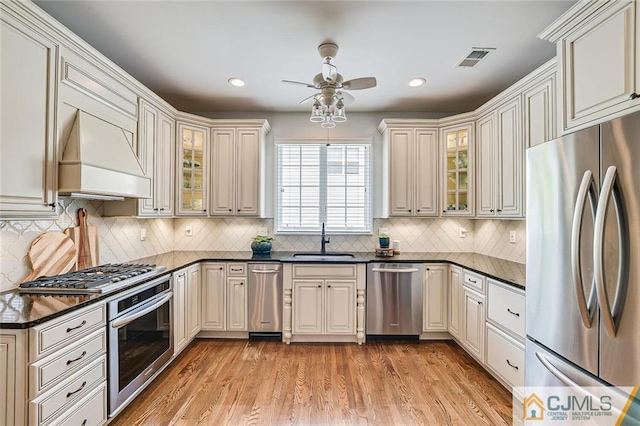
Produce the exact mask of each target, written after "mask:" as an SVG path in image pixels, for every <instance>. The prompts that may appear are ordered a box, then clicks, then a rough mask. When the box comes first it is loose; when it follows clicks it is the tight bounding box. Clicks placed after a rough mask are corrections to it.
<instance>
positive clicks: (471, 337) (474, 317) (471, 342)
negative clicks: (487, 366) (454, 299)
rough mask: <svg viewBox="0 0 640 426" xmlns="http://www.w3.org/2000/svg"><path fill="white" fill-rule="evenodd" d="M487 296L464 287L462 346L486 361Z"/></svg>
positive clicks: (481, 360)
mask: <svg viewBox="0 0 640 426" xmlns="http://www.w3.org/2000/svg"><path fill="white" fill-rule="evenodd" d="M484 299H485V297H484V296H483V295H481V294H480V293H477V292H475V291H473V290H471V289H470V288H468V287H466V286H465V287H463V289H462V333H461V335H462V336H461V341H462V346H463V347H464V348H465V349H466V350H467V352H469V354H471V355H473V356H474V357H476V358H477V359H478V361H480V363H483V362H484V351H485V343H484V333H485V308H484Z"/></svg>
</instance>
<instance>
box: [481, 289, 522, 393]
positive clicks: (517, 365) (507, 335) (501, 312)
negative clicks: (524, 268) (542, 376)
mask: <svg viewBox="0 0 640 426" xmlns="http://www.w3.org/2000/svg"><path fill="white" fill-rule="evenodd" d="M524 326H525V293H524V291H523V290H520V289H517V288H515V287H513V286H509V285H506V284H503V283H501V282H499V281H496V280H492V279H487V328H486V332H487V334H486V342H487V349H486V350H487V356H486V365H487V368H488V369H489V371H490V372H491V373H492V374H493V375H494V376H496V377H497V378H498V380H499V381H501V382H502V383H503V384H504V385H505V387H506V388H507V389H509V390H510V391H511V392H516V389H514V388H517V387H519V386H524V374H525V371H524V370H525V352H524V341H525V327H524ZM516 394H517V392H516ZM517 395H518V396H519V397H520V398H522V397H523V395H519V394H517Z"/></svg>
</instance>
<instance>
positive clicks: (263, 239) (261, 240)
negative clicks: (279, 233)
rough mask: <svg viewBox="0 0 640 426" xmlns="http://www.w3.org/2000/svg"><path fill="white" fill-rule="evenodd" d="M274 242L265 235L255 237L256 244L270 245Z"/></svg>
mask: <svg viewBox="0 0 640 426" xmlns="http://www.w3.org/2000/svg"><path fill="white" fill-rule="evenodd" d="M271 241H273V237H265V236H264V235H256V236H255V237H253V242H254V243H270V242H271Z"/></svg>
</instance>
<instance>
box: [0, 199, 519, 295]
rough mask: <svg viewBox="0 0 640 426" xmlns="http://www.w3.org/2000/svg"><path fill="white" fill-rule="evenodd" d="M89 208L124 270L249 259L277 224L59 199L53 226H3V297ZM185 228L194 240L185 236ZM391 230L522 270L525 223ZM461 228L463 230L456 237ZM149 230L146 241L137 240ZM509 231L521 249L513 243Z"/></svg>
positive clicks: (418, 224) (283, 246)
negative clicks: (148, 263) (41, 242)
mask: <svg viewBox="0 0 640 426" xmlns="http://www.w3.org/2000/svg"><path fill="white" fill-rule="evenodd" d="M80 207H85V208H87V210H88V212H89V225H92V226H96V227H97V228H98V230H99V233H100V255H101V262H102V263H114V262H126V261H130V260H134V259H138V258H141V257H146V256H151V255H155V254H159V253H164V252H167V251H171V250H187V251H189V250H223V251H248V250H250V245H251V238H252V237H253V236H255V235H256V234H257V233H258V230H259V228H264V227H266V228H268V229H269V234H272V233H273V219H249V218H223V219H198V218H180V219H135V218H103V217H102V216H101V214H102V202H95V201H91V202H88V201H79V200H72V199H69V198H61V199H60V206H59V207H58V208H59V210H60V211H59V213H60V214H59V216H58V218H57V219H56V220H34V221H29V220H24V221H0V291H2V290H6V289H9V288H12V287H14V286H16V285H18V284H19V283H20V282H22V280H23V279H24V278H25V277H26V276H27V275H28V274H29V272H30V264H29V260H28V258H27V251H28V250H29V247H30V245H31V243H32V242H33V240H35V238H36V237H37V236H39V235H40V234H42V233H43V232H49V231H54V232H61V231H63V230H64V229H66V228H68V227H72V226H76V225H77V223H76V221H75V217H76V210H77V209H78V208H80ZM187 226H191V227H192V231H193V235H192V236H187V233H186V228H187ZM378 228H387V230H388V233H389V235H390V236H391V239H392V240H399V241H400V247H401V250H402V251H404V252H434V251H440V252H458V251H460V252H477V253H482V254H486V255H489V256H494V257H499V258H502V259H507V260H512V261H515V262H520V263H524V262H525V247H526V245H525V221H524V220H469V219H405V218H397V219H375V220H374V223H373V229H374V234H377V232H378ZM460 228H464V229H465V230H466V236H465V237H464V238H460V237H459V230H460ZM141 229H146V232H147V237H146V240H145V241H141V239H140V231H141ZM509 231H515V232H516V243H515V244H511V243H509ZM319 239H320V238H319V236H318V235H278V236H276V239H275V240H274V250H280V251H311V250H318V249H319V246H320V242H319ZM376 243H377V237H376V236H375V235H333V236H331V242H330V243H329V245H328V246H327V248H328V250H330V251H344V252H351V251H372V250H373V249H374V247H375V246H376Z"/></svg>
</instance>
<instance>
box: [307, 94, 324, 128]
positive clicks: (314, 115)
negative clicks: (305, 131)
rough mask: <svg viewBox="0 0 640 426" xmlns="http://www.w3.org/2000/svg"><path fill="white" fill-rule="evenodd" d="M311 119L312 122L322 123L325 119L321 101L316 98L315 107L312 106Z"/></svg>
mask: <svg viewBox="0 0 640 426" xmlns="http://www.w3.org/2000/svg"><path fill="white" fill-rule="evenodd" d="M309 121H311V122H312V123H322V122H323V121H324V113H323V112H322V106H321V105H320V102H318V100H317V99H316V101H315V102H314V103H313V108H311V117H310V118H309Z"/></svg>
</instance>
